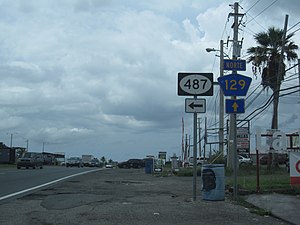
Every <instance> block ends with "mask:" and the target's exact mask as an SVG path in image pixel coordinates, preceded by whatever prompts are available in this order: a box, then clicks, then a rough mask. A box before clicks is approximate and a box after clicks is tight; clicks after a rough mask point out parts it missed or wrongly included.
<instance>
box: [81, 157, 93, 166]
mask: <svg viewBox="0 0 300 225" xmlns="http://www.w3.org/2000/svg"><path fill="white" fill-rule="evenodd" d="M81 158H82V163H83V166H91V162H92V159H93V158H94V157H93V156H92V155H82V157H81Z"/></svg>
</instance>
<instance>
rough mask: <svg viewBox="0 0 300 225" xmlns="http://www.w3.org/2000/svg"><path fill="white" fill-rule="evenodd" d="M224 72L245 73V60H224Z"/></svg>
mask: <svg viewBox="0 0 300 225" xmlns="http://www.w3.org/2000/svg"><path fill="white" fill-rule="evenodd" d="M223 69H224V70H237V71H238V70H239V71H246V60H232V59H224V67H223Z"/></svg>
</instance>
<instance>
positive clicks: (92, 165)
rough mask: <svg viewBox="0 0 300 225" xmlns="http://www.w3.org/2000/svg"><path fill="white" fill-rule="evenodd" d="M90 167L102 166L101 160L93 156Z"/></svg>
mask: <svg viewBox="0 0 300 225" xmlns="http://www.w3.org/2000/svg"><path fill="white" fill-rule="evenodd" d="M90 167H100V161H99V159H97V158H93V159H92V160H91V162H90Z"/></svg>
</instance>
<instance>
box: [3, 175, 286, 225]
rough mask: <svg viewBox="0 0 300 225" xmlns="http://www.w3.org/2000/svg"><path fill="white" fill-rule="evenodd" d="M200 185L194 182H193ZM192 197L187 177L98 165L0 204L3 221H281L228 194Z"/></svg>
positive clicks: (48, 224)
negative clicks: (220, 198) (213, 197)
mask: <svg viewBox="0 0 300 225" xmlns="http://www.w3.org/2000/svg"><path fill="white" fill-rule="evenodd" d="M198 186H200V184H199V185H198ZM198 190H199V191H198V199H197V201H195V202H194V201H192V177H176V176H170V177H156V176H152V175H149V174H145V173H144V171H143V170H139V169H104V170H101V171H97V172H91V173H88V174H84V175H80V176H76V177H72V178H70V179H67V180H65V181H63V182H59V183H57V184H55V185H52V186H51V187H46V188H44V189H42V190H39V191H36V192H34V193H31V194H28V195H26V196H22V197H19V198H17V199H11V200H10V201H7V202H5V203H2V204H0V212H1V213H0V224H3V225H16V224H22V225H32V224H34V225H68V224H70V225H77V224H78V225H79V224H80V225H82V224H84V225H96V224H97V225H99V224H100V225H119V224H122V225H153V224H155V225H171V224H172V225H179V224H180V225H186V224H188V225H202V224H210V225H220V224H226V225H227V224H230V225H235V224H243V225H253V224H261V225H283V224H287V223H285V222H283V221H280V220H278V219H276V218H273V217H270V216H268V217H265V216H259V215H257V214H253V213H251V212H250V210H249V209H247V208H245V207H243V206H240V205H237V204H235V203H234V202H232V201H231V200H230V199H229V198H226V200H225V201H204V200H202V199H201V193H200V187H199V188H198Z"/></svg>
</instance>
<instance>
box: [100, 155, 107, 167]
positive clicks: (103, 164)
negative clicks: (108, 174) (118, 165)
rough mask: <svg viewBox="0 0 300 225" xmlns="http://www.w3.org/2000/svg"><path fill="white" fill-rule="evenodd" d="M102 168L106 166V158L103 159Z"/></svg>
mask: <svg viewBox="0 0 300 225" xmlns="http://www.w3.org/2000/svg"><path fill="white" fill-rule="evenodd" d="M100 160H101V162H102V167H103V166H105V163H106V158H105V157H104V156H102V157H101V159H100Z"/></svg>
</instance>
